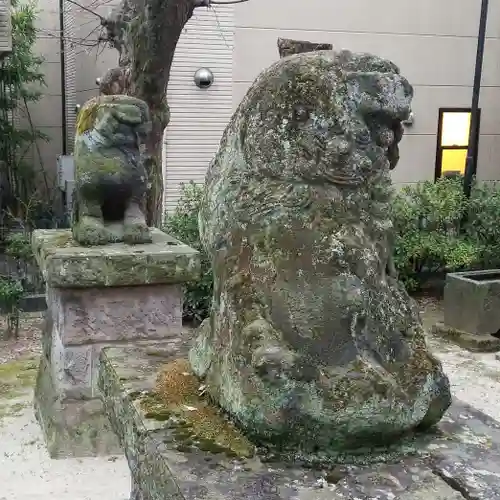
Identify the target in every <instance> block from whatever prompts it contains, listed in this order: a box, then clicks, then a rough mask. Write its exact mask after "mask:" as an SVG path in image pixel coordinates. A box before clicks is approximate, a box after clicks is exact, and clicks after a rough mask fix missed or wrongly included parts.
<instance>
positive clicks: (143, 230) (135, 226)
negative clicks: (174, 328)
mask: <svg viewBox="0 0 500 500" xmlns="http://www.w3.org/2000/svg"><path fill="white" fill-rule="evenodd" d="M123 241H124V242H125V243H128V244H129V245H137V244H141V243H151V242H152V241H153V238H152V236H151V231H150V230H149V228H148V226H147V225H146V224H144V223H143V222H134V223H125V224H124V228H123Z"/></svg>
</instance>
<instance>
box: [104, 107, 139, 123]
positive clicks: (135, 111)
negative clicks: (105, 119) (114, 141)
mask: <svg viewBox="0 0 500 500" xmlns="http://www.w3.org/2000/svg"><path fill="white" fill-rule="evenodd" d="M111 112H112V114H113V116H114V117H115V118H116V119H117V120H118V121H119V122H120V123H125V124H126V125H131V126H136V125H140V124H141V123H142V120H143V116H142V113H141V110H140V108H139V107H138V106H135V105H133V104H119V105H117V106H113V107H112V108H111Z"/></svg>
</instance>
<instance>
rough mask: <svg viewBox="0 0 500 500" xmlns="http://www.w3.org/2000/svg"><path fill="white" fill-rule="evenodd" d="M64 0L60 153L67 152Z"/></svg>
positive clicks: (61, 0)
mask: <svg viewBox="0 0 500 500" xmlns="http://www.w3.org/2000/svg"><path fill="white" fill-rule="evenodd" d="M64 37H65V33H64V0H59V47H60V50H61V59H60V62H61V106H62V154H63V155H67V154H68V138H67V135H66V128H67V119H66V55H65V49H66V43H65V40H64Z"/></svg>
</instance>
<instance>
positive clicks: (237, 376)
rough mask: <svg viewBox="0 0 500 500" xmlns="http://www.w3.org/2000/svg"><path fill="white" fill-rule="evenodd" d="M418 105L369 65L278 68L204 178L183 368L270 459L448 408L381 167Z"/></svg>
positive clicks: (321, 448)
mask: <svg viewBox="0 0 500 500" xmlns="http://www.w3.org/2000/svg"><path fill="white" fill-rule="evenodd" d="M412 96H413V89H412V87H411V85H410V84H409V83H408V81H407V80H406V79H405V78H404V77H402V76H401V75H400V72H399V69H398V68H397V67H396V66H395V65H394V64H393V63H392V62H390V61H387V60H384V59H381V58H378V57H375V56H371V55H369V54H353V53H351V52H349V51H341V52H338V53H336V52H333V51H318V52H311V53H305V54H298V55H294V56H290V57H287V58H284V59H282V60H280V61H279V62H277V63H275V64H274V65H272V66H271V67H270V68H268V69H267V70H265V71H264V72H263V73H262V74H261V75H260V76H259V77H258V78H257V79H256V81H255V82H254V84H253V85H252V86H251V88H250V89H249V91H248V93H247V94H246V96H245V98H244V99H243V101H242V103H241V104H240V106H239V108H238V110H237V111H236V112H235V114H234V116H233V118H232V120H231V122H230V124H229V125H228V127H227V129H226V131H225V133H224V136H223V138H222V141H221V144H220V148H219V151H218V153H217V155H216V157H215V159H214V161H213V162H212V164H211V165H210V167H209V171H208V174H207V181H206V186H205V193H204V197H203V200H202V203H201V210H200V217H199V222H200V223H199V226H200V236H201V240H202V243H203V246H204V248H205V250H206V252H207V254H208V255H209V257H210V258H211V260H212V263H213V275H214V295H213V302H212V303H213V306H212V314H211V317H210V319H209V320H207V321H206V322H205V324H203V325H202V327H201V328H200V330H199V336H198V338H197V340H196V341H195V344H194V346H193V348H192V350H191V352H190V361H191V365H192V368H193V370H194V371H195V373H196V374H197V375H198V376H200V377H203V378H204V380H205V383H206V385H207V388H208V391H209V393H210V396H211V397H212V398H213V400H214V401H216V402H217V403H218V404H219V405H220V406H221V407H222V408H224V409H225V410H226V411H227V412H228V413H229V414H230V415H231V416H232V418H233V419H234V420H235V421H236V422H238V424H239V426H241V427H242V428H243V429H244V430H245V432H246V433H247V434H248V435H250V436H252V438H253V440H255V441H256V442H259V443H261V444H263V445H266V446H268V447H269V448H270V449H273V448H274V449H279V450H280V451H283V450H285V449H288V450H289V451H290V453H293V452H294V450H295V451H296V450H300V453H301V454H302V456H308V455H309V456H310V457H313V456H320V455H323V456H336V455H338V453H341V452H342V451H345V450H355V449H363V448H366V446H377V445H379V444H381V443H382V444H383V443H388V442H391V441H398V440H399V439H400V438H401V436H403V435H405V434H406V433H408V432H411V431H413V430H414V429H416V428H419V427H420V428H422V427H425V428H427V427H429V426H432V425H434V424H436V423H437V422H438V421H439V419H440V418H441V417H442V415H443V413H444V412H445V411H446V409H447V408H448V407H449V405H450V403H451V394H450V388H449V382H448V379H447V377H446V376H445V374H444V373H443V370H442V366H441V364H440V362H439V361H438V360H437V359H436V358H435V357H434V356H433V355H432V354H431V353H430V352H429V350H428V349H427V346H426V341H425V333H424V330H423V327H422V323H421V320H420V317H419V312H418V308H417V306H416V304H415V303H414V302H413V301H412V299H411V298H410V297H409V296H408V294H407V293H406V291H405V290H404V287H403V286H402V285H401V284H400V283H398V281H397V277H396V276H395V273H394V266H393V263H392V254H393V249H392V243H391V242H392V223H391V221H390V220H389V218H388V217H389V212H390V210H389V208H390V204H391V202H392V187H391V178H390V170H391V169H393V168H395V167H396V165H397V163H398V159H399V149H398V144H399V142H400V140H401V138H402V134H403V126H402V123H401V122H402V120H404V119H405V118H407V117H408V116H409V113H410V108H411V101H412Z"/></svg>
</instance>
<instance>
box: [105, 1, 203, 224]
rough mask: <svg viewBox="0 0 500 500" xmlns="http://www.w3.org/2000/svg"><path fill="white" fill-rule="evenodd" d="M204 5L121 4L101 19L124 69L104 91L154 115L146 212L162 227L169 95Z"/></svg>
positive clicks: (113, 72) (110, 73)
mask: <svg viewBox="0 0 500 500" xmlns="http://www.w3.org/2000/svg"><path fill="white" fill-rule="evenodd" d="M203 5H208V4H207V1H206V0H122V2H121V4H120V5H119V6H118V7H117V8H116V9H115V10H114V11H113V13H112V14H111V15H110V16H109V18H107V19H105V20H103V21H102V24H103V25H104V27H105V28H106V31H107V35H108V41H109V42H110V44H111V45H112V46H113V47H115V48H116V49H117V50H118V52H119V54H120V58H119V65H120V67H119V68H115V69H113V70H110V71H108V72H107V73H106V75H105V76H104V77H103V78H102V79H101V82H100V90H101V92H102V93H106V94H111V93H113V94H118V93H120V94H121V93H123V94H129V95H132V96H135V97H138V98H139V99H142V100H144V101H145V102H146V103H147V104H148V105H149V109H150V112H151V118H152V124H153V129H152V133H151V135H150V137H149V140H148V143H147V144H146V151H147V154H148V155H150V158H151V161H149V162H148V165H147V166H146V168H147V171H148V176H149V182H150V186H151V188H150V190H149V192H148V196H147V200H146V210H145V212H146V220H147V223H148V225H150V226H159V225H160V223H161V220H162V197H163V174H162V163H161V151H162V142H163V132H164V130H165V127H166V126H167V125H168V122H169V120H170V112H169V107H168V103H167V95H166V93H167V85H168V81H169V78H170V70H171V67H172V61H173V58H174V52H175V48H176V46H177V42H178V40H179V37H180V35H181V33H182V30H183V28H184V26H185V25H186V23H187V22H188V21H189V19H190V18H191V16H192V14H193V11H194V9H195V8H196V7H200V6H203Z"/></svg>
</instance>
